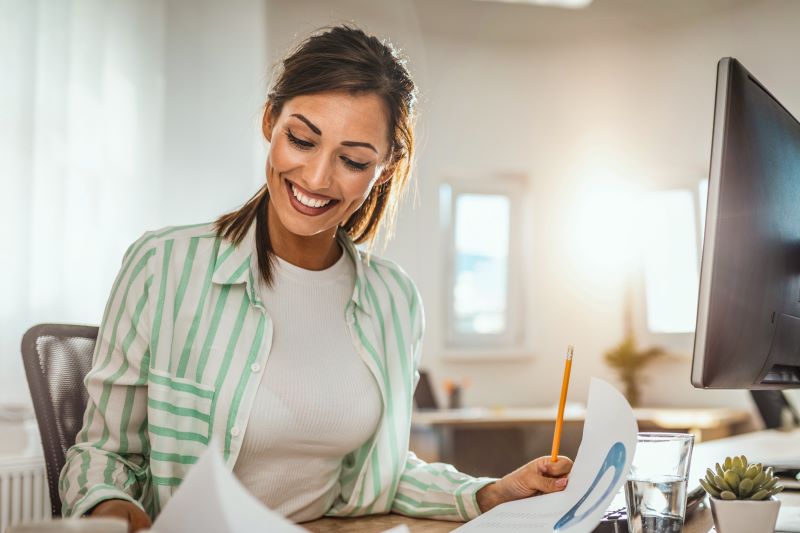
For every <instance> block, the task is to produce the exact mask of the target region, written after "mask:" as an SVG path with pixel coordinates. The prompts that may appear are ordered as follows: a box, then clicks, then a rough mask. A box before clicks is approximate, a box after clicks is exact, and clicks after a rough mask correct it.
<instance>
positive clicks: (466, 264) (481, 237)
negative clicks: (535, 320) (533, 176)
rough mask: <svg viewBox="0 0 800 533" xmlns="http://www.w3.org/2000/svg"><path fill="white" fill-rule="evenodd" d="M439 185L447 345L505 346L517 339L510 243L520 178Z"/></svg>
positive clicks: (514, 250)
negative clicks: (445, 253) (445, 251)
mask: <svg viewBox="0 0 800 533" xmlns="http://www.w3.org/2000/svg"><path fill="white" fill-rule="evenodd" d="M487 181H488V183H485V184H484V183H480V182H471V181H467V182H451V183H448V184H446V185H443V186H442V189H441V193H440V197H441V208H442V223H443V226H444V228H445V230H446V235H447V243H448V260H447V261H446V265H447V272H446V279H447V283H446V284H445V285H446V287H447V324H448V335H447V344H448V345H449V346H451V347H467V346H471V347H479V346H484V347H486V346H493V347H497V346H511V345H513V344H514V343H515V342H516V341H517V340H518V333H519V326H518V324H519V319H520V316H519V313H520V307H521V298H520V297H519V291H518V290H517V287H516V285H517V282H516V281H515V280H516V279H517V278H518V276H515V275H514V273H515V272H516V271H517V270H518V256H519V250H520V247H519V245H518V243H517V242H516V240H517V238H518V236H517V234H518V233H519V229H520V227H519V226H520V222H519V221H518V218H519V205H518V203H519V202H520V201H521V194H522V190H523V186H522V185H523V183H524V182H523V181H522V180H521V179H517V178H506V177H502V178H491V179H490V180H487Z"/></svg>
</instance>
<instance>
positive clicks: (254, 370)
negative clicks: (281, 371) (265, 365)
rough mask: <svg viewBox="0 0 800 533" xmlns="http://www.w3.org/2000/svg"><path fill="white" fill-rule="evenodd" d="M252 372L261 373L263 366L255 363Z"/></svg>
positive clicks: (251, 368)
mask: <svg viewBox="0 0 800 533" xmlns="http://www.w3.org/2000/svg"><path fill="white" fill-rule="evenodd" d="M250 370H252V371H253V372H260V371H261V365H259V364H258V363H253V364H252V365H250Z"/></svg>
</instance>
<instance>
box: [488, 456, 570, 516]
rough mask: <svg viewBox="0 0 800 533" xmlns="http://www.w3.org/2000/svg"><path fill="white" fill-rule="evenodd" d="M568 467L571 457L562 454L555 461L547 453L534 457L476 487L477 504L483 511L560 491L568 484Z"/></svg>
mask: <svg viewBox="0 0 800 533" xmlns="http://www.w3.org/2000/svg"><path fill="white" fill-rule="evenodd" d="M570 470H572V460H570V459H569V458H567V457H564V456H561V455H559V456H558V460H557V461H555V462H553V461H552V460H551V459H550V456H549V455H548V456H546V457H539V458H538V459H534V460H533V461H531V462H530V463H528V464H526V465H524V466H521V467H519V468H517V469H516V470H514V471H513V472H511V473H510V474H507V475H506V476H504V477H503V478H502V479H500V480H498V481H496V482H495V483H492V484H490V485H486V486H485V487H483V488H482V489H481V490H479V491H478V493H477V494H476V495H475V497H476V499H477V501H478V507H480V510H481V512H482V513H485V512H486V511H488V510H489V509H491V508H492V507H494V506H496V505H500V504H501V503H505V502H510V501H512V500H519V499H522V498H528V497H530V496H538V495H539V494H547V493H550V492H559V491H562V490H564V487H566V486H567V474H569V471H570Z"/></svg>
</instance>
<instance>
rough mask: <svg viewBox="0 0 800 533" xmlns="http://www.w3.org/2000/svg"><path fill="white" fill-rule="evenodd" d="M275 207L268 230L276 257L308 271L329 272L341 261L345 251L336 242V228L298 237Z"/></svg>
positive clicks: (269, 208) (268, 218) (271, 209)
mask: <svg viewBox="0 0 800 533" xmlns="http://www.w3.org/2000/svg"><path fill="white" fill-rule="evenodd" d="M271 203H272V202H270V205H269V206H268V208H267V227H268V228H269V240H270V243H271V244H272V252H273V253H274V254H275V255H277V256H278V257H280V258H281V259H283V260H284V261H287V262H289V263H291V264H293V265H295V266H299V267H300V268H305V269H306V270H325V269H326V268H330V267H331V266H333V265H334V264H335V263H336V261H338V260H339V258H340V257H341V256H342V253H343V250H342V248H341V246H339V243H338V242H336V228H335V227H333V228H331V229H329V230H325V231H322V232H320V233H318V234H316V235H308V236H306V235H295V234H294V233H292V232H290V231H289V230H287V229H286V227H284V225H283V224H281V220H280V218H279V217H278V215H277V214H275V209H274V208H272V205H271Z"/></svg>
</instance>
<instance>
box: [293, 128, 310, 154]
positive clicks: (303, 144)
mask: <svg viewBox="0 0 800 533" xmlns="http://www.w3.org/2000/svg"><path fill="white" fill-rule="evenodd" d="M286 138H287V139H289V142H290V143H292V144H293V145H294V146H295V147H297V148H299V149H300V150H309V149H311V148H314V143H312V142H308V141H304V140H302V139H298V138H297V137H295V136H294V135H292V131H291V130H286Z"/></svg>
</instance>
